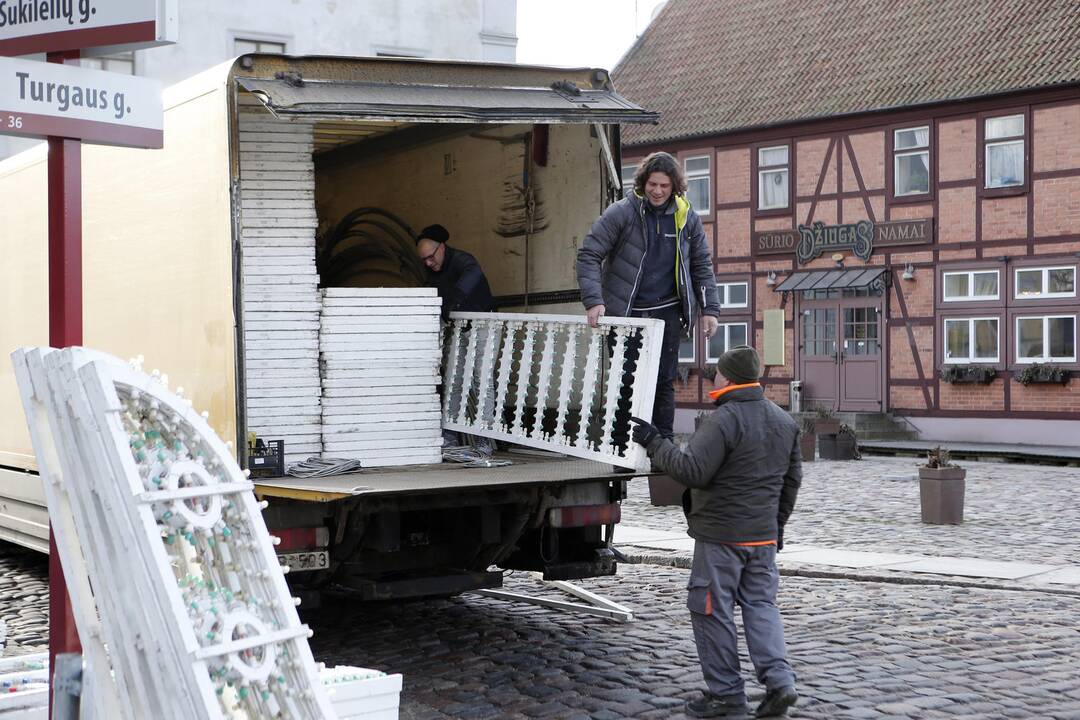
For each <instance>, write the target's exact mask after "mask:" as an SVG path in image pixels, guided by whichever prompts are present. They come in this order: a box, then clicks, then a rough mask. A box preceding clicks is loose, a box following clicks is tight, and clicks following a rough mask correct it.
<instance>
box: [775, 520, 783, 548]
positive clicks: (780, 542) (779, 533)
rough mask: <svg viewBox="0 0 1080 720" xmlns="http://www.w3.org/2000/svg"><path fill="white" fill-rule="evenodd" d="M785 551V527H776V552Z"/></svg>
mask: <svg viewBox="0 0 1080 720" xmlns="http://www.w3.org/2000/svg"><path fill="white" fill-rule="evenodd" d="M783 549H784V526H783V525H777V526H776V552H780V551H781V550H783Z"/></svg>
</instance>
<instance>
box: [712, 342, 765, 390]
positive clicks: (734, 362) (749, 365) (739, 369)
mask: <svg viewBox="0 0 1080 720" xmlns="http://www.w3.org/2000/svg"><path fill="white" fill-rule="evenodd" d="M716 369H717V371H719V373H720V374H721V375H723V376H724V377H726V378H727V379H728V380H730V381H731V382H733V383H735V384H736V385H746V384H747V383H755V382H757V381H758V378H760V377H761V358H759V357H758V354H757V350H754V348H752V347H750V346H749V345H736V346H735V347H733V348H731V349H730V350H728V351H727V352H726V353H724V354H723V355H721V356H720V359H719V360H717V361H716Z"/></svg>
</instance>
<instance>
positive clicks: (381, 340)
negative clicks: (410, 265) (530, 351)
mask: <svg viewBox="0 0 1080 720" xmlns="http://www.w3.org/2000/svg"><path fill="white" fill-rule="evenodd" d="M439 305H440V301H439V298H438V296H437V295H436V294H435V291H434V290H432V289H428V288H327V289H326V290H325V291H324V295H323V305H322V324H321V328H320V335H319V350H320V352H321V354H322V360H321V369H322V386H323V395H322V443H323V455H324V456H325V457H328V458H330V457H333V458H349V459H357V460H360V461H361V462H362V463H363V465H364V466H365V467H377V466H389V465H419V464H425V463H438V462H441V461H442V430H441V425H440V414H439V396H438V393H437V391H436V385H437V384H438V383H439V360H440V356H441V353H440V349H439Z"/></svg>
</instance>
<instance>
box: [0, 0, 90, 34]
mask: <svg viewBox="0 0 1080 720" xmlns="http://www.w3.org/2000/svg"><path fill="white" fill-rule="evenodd" d="M95 14H97V8H96V7H94V4H93V3H92V2H91V1H90V0H79V2H78V3H76V2H75V0H0V28H2V27H9V26H10V27H14V26H16V25H29V24H32V23H39V22H45V21H48V20H59V19H64V20H67V23H68V25H74V24H76V23H78V24H80V25H85V24H86V23H87V22H89V21H90V18H91V17H93V16H94V15H95Z"/></svg>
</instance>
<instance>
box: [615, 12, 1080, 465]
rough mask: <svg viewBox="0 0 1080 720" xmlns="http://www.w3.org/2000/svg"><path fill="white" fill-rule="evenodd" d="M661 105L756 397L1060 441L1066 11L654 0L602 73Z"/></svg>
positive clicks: (700, 361)
mask: <svg viewBox="0 0 1080 720" xmlns="http://www.w3.org/2000/svg"><path fill="white" fill-rule="evenodd" d="M615 82H616V87H618V89H619V91H620V92H621V93H622V94H624V95H625V96H627V97H628V98H630V99H632V100H633V101H635V102H638V103H640V104H642V105H644V106H646V107H648V108H650V109H652V110H657V111H659V112H660V113H661V121H660V123H659V124H658V125H655V126H637V127H627V128H626V129H625V130H624V135H623V138H622V140H623V145H622V172H623V180H624V183H626V184H627V186H629V184H630V183H631V182H632V173H633V167H634V165H635V163H636V161H637V160H638V159H640V158H641V157H643V156H644V155H645V154H647V153H649V152H651V151H654V150H666V151H669V152H671V153H673V154H675V155H676V156H677V157H678V158H679V159H680V160H681V162H682V163H683V166H684V169H685V171H686V175H687V179H688V182H689V189H688V196H689V198H690V200H691V202H692V203H693V205H694V208H695V209H696V211H697V212H698V213H699V214H700V215H701V217H702V220H704V221H705V228H706V233H707V234H708V237H709V240H710V242H711V243H712V247H713V254H714V260H715V266H716V275H717V279H718V282H719V283H720V285H721V300H722V303H723V310H722V316H721V325H720V331H719V332H718V333H717V334H716V336H714V337H713V338H712V339H711V340H709V341H706V340H705V338H704V337H703V336H701V335H700V334H699V335H698V336H696V337H694V338H691V339H689V340H688V341H687V342H685V343H684V345H683V349H682V356H681V358H680V361H681V372H680V379H679V380H678V381H677V385H676V387H677V390H678V399H679V401H680V403H679V406H680V408H681V411H680V418H679V425H680V426H681V427H683V428H685V427H687V426H688V423H689V419H690V418H692V416H693V415H694V414H696V412H697V411H698V410H700V409H702V408H707V407H709V405H708V398H707V396H706V393H707V392H708V391H709V390H711V389H712V385H713V381H712V376H713V371H712V370H711V366H712V365H713V362H714V361H715V359H716V357H717V356H718V355H719V354H720V353H721V352H723V350H724V349H725V348H727V347H730V346H731V345H734V344H739V343H742V342H749V343H751V344H753V345H755V346H756V347H757V348H758V349H759V350H760V351H762V352H763V355H764V357H765V363H766V370H765V377H764V379H763V382H764V383H766V386H767V392H768V394H769V396H770V397H771V398H772V399H774V400H775V401H776V402H778V403H780V404H781V405H785V406H787V405H789V402H790V399H791V397H792V391H791V384H792V382H793V381H797V382H798V383H799V384H800V386H801V403H802V405H803V407H805V408H813V407H825V408H831V409H833V410H839V411H869V412H888V413H891V414H893V415H901V416H905V417H906V418H907V419H908V420H909V421H910V422H911V423H912V424H913V425H915V426H916V427H917V428H918V429H919V430H920V431H921V432H922V433H923V435H924V436H925V437H931V438H937V439H969V440H974V439H982V440H998V441H1009V442H1038V443H1050V444H1069V445H1080V426H1078V424H1077V422H1076V421H1077V420H1080V364H1078V354H1077V317H1078V315H1080V295H1078V294H1077V273H1078V266H1080V12H1077V6H1076V3H1075V2H1074V1H1073V0H1041V1H1040V2H1037V3H1029V2H1019V1H1011V0H950V1H949V2H903V3H880V2H876V1H875V0H845V1H844V2H839V1H835V2H827V1H824V0H817V1H814V2H790V1H788V0H715V1H713V2H701V1H700V0H670V2H669V3H668V4H667V6H666V7H665V8H664V10H663V11H662V12H661V13H660V14H659V16H658V17H657V18H656V20H655V21H654V22H653V23H652V25H651V26H650V27H649V29H648V30H647V31H646V32H645V33H644V34H643V35H642V37H641V38H640V39H639V40H638V42H637V43H636V44H635V46H634V47H633V48H632V49H631V50H630V51H629V52H628V53H627V55H626V56H625V57H624V58H623V60H622V61H621V62H620V64H619V66H618V67H617V69H616V72H615Z"/></svg>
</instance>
